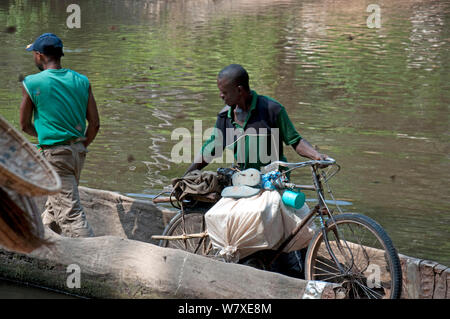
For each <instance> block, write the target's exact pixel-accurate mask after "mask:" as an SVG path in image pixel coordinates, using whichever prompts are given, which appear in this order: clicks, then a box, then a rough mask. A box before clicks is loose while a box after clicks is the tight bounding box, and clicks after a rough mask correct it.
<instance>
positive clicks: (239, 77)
mask: <svg viewBox="0 0 450 319" xmlns="http://www.w3.org/2000/svg"><path fill="white" fill-rule="evenodd" d="M223 78H227V79H229V80H231V81H233V83H234V84H236V86H239V85H241V86H243V87H244V88H245V89H246V90H247V91H249V90H250V85H249V77H248V73H247V71H246V70H245V69H244V68H243V67H242V65H240V64H230V65H228V66H226V67H224V68H223V69H222V70H221V71H220V72H219V75H218V79H219V80H220V79H223Z"/></svg>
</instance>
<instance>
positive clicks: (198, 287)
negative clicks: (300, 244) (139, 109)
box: [0, 187, 450, 299]
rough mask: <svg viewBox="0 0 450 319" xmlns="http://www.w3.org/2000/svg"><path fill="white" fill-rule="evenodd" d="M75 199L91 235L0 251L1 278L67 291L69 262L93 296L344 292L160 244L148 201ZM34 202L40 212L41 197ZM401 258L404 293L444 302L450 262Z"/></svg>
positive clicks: (88, 195)
mask: <svg viewBox="0 0 450 319" xmlns="http://www.w3.org/2000/svg"><path fill="white" fill-rule="evenodd" d="M80 196H81V200H82V204H83V206H84V208H85V211H86V215H87V218H88V221H89V222H90V224H91V226H92V228H93V230H94V232H95V234H96V236H97V237H94V238H66V237H61V236H59V235H56V234H54V233H53V232H51V231H50V232H49V231H48V230H47V232H46V235H47V238H50V240H52V241H53V242H54V243H55V245H54V247H53V249H48V248H39V249H37V250H35V251H33V252H32V253H30V254H18V253H13V252H9V251H5V250H1V251H0V276H2V277H5V278H10V279H14V280H19V281H22V282H29V283H33V284H37V285H41V286H44V287H49V288H53V289H57V290H61V291H66V292H69V293H73V292H74V289H73V288H68V287H67V284H66V281H67V276H68V274H67V266H69V265H71V264H77V265H79V266H80V268H81V274H82V278H83V279H82V281H81V282H82V285H81V288H78V289H77V290H76V291H75V292H76V293H77V294H79V295H83V296H88V297H94V298H244V299H245V298H308V297H313V298H342V297H343V295H342V292H341V291H340V290H339V286H336V285H331V284H326V285H324V286H321V285H320V284H319V285H317V282H312V281H305V280H300V279H294V278H290V277H287V276H283V275H280V274H276V273H271V272H266V271H261V270H257V269H253V268H251V267H248V266H243V265H236V264H226V263H223V262H220V261H215V260H211V259H208V258H205V257H203V256H198V255H193V254H190V253H187V252H184V251H180V250H174V249H170V248H161V247H158V246H157V242H156V241H155V240H152V238H151V236H152V235H155V234H161V233H162V232H163V229H164V226H165V224H167V222H168V221H169V220H170V218H171V217H172V216H173V215H174V214H175V212H174V211H172V210H169V209H167V208H164V207H162V206H156V205H155V204H153V203H152V202H151V201H148V200H142V199H135V198H131V197H128V196H124V195H121V194H119V193H115V192H111V191H105V190H97V189H91V188H86V187H80ZM36 203H37V207H38V208H39V209H40V210H43V205H44V203H45V197H38V198H36ZM400 260H401V264H402V271H403V291H402V298H405V299H427V298H436V299H450V289H449V288H450V269H449V267H446V266H444V265H441V264H438V263H436V262H433V261H429V260H423V259H417V258H413V257H409V256H405V255H402V254H400ZM312 288H314V289H312ZM314 291H315V294H313V292H314Z"/></svg>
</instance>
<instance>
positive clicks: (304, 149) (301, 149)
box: [292, 138, 328, 160]
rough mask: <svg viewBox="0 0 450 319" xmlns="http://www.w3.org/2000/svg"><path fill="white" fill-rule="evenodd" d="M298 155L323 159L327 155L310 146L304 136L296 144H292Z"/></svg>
mask: <svg viewBox="0 0 450 319" xmlns="http://www.w3.org/2000/svg"><path fill="white" fill-rule="evenodd" d="M292 147H293V148H294V149H295V151H296V152H297V154H298V155H300V156H304V157H307V158H310V159H312V160H324V159H326V158H327V157H328V156H327V155H325V154H321V153H319V152H318V151H316V150H315V149H314V147H312V145H311V144H309V142H308V141H307V140H305V139H304V138H302V139H301V140H300V142H298V143H297V144H294V145H292Z"/></svg>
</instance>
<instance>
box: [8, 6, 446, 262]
mask: <svg viewBox="0 0 450 319" xmlns="http://www.w3.org/2000/svg"><path fill="white" fill-rule="evenodd" d="M70 3H71V1H50V0H43V1H31V0H21V1H19V0H8V1H2V2H1V4H0V26H4V27H5V28H6V27H7V26H14V27H15V28H16V29H15V30H10V31H14V32H3V33H0V41H1V42H2V43H3V46H2V47H1V48H0V64H1V68H2V77H1V79H0V82H1V85H0V110H1V114H2V115H4V116H6V118H7V119H8V120H9V121H11V122H12V123H13V124H14V125H15V126H16V127H18V126H19V125H18V118H19V114H18V106H19V103H20V94H21V91H20V86H19V77H20V76H23V75H27V74H31V73H35V72H36V69H35V67H34V66H33V63H32V59H31V56H30V54H29V53H27V52H25V51H24V50H23V48H24V46H25V45H26V44H28V43H30V42H31V41H32V40H33V39H34V38H35V37H36V36H38V35H39V34H41V33H43V32H48V31H52V32H55V33H57V34H59V35H60V36H61V37H62V38H63V41H64V43H65V46H66V48H67V49H66V56H65V57H64V59H63V64H64V66H66V67H69V68H73V69H75V70H77V71H79V72H81V73H84V74H86V75H87V76H88V77H89V79H90V80H91V83H92V87H93V90H94V93H95V95H96V99H97V103H98V105H99V109H100V115H101V120H102V127H101V132H100V135H99V136H98V138H97V139H96V141H95V143H94V144H93V145H92V146H91V147H90V153H89V154H88V159H87V163H86V167H85V170H84V171H83V175H82V181H81V183H82V185H85V186H89V187H95V188H102V189H108V190H114V191H120V192H122V193H128V194H130V193H134V194H144V195H150V196H151V195H154V194H156V193H157V192H159V191H160V190H161V189H162V187H163V186H164V185H167V184H168V183H170V180H171V179H172V178H174V177H177V176H180V175H181V174H182V173H183V172H184V170H185V169H186V168H187V166H188V165H189V164H188V163H183V164H174V163H173V162H171V150H172V147H173V146H174V145H175V144H176V143H178V142H179V141H178V140H172V139H171V132H172V131H173V130H174V129H175V128H180V127H184V128H187V129H189V130H192V129H193V125H194V122H193V121H194V120H196V119H202V120H203V123H202V124H203V130H205V129H206V128H209V127H212V126H213V125H214V123H215V116H216V113H217V112H218V111H219V110H220V109H221V107H222V105H221V101H220V99H219V94H218V90H217V88H216V80H215V78H216V74H217V73H218V71H219V70H220V69H221V68H222V67H223V66H225V65H227V64H229V63H240V64H242V65H244V66H245V67H246V68H247V70H248V71H249V74H250V77H251V85H252V88H253V89H255V90H256V91H257V92H258V93H260V94H265V95H269V96H272V97H273V98H275V99H277V100H278V101H280V102H281V103H282V104H283V105H284V106H285V107H286V109H287V110H288V113H289V115H290V117H291V118H292V120H293V122H294V123H295V126H296V127H297V129H298V130H299V132H300V134H301V135H302V136H304V137H306V138H307V139H308V140H309V141H311V142H312V143H313V144H314V145H317V146H319V148H320V150H321V151H322V152H325V153H327V154H329V155H331V156H332V157H333V158H336V159H337V160H338V162H339V164H340V165H341V166H342V168H343V169H342V171H341V172H340V173H339V174H338V175H337V176H336V177H335V178H334V179H333V180H332V181H331V185H332V186H333V190H334V195H335V196H336V199H338V200H342V201H346V202H350V203H352V205H349V206H345V209H344V210H346V211H358V212H362V213H364V214H367V215H369V216H371V217H373V218H374V219H376V220H377V221H379V222H380V223H381V224H382V225H383V227H384V228H386V229H387V231H388V233H389V234H390V235H391V237H392V238H393V240H394V243H395V244H396V246H397V247H398V249H399V251H400V252H401V253H403V254H407V255H412V256H416V257H420V258H428V259H432V260H436V261H439V262H441V263H444V264H447V265H450V241H449V240H450V235H449V230H450V226H449V225H450V205H449V202H450V201H449V199H450V196H449V191H448V189H449V186H450V185H449V184H450V183H449V180H450V179H449V166H450V165H449V157H448V154H449V144H448V140H449V129H448V128H449V119H448V113H449V112H448V105H449V102H450V100H449V93H448V92H449V83H450V81H449V80H450V79H449V72H448V66H449V39H450V32H449V27H448V23H449V22H448V21H449V15H450V6H449V3H448V2H444V1H428V0H422V1H419V0H406V1H405V0H403V1H388V0H385V1H379V2H378V3H379V4H380V6H381V10H382V19H381V23H382V27H381V28H380V29H369V28H367V26H366V19H367V16H368V13H367V12H366V8H367V5H368V4H370V3H371V1H364V0H363V1H361V0H350V1H347V0H346V1H344V0H340V1H331V0H315V1H312V0H309V1H308V0H306V1H300V0H282V1H273V0H270V1H269V0H263V1H260V0H258V1H256V0H245V1H227V0H222V1H212V0H195V1H194V0H187V1H175V0H174V1H157V0H154V1H112V0H110V1H107V0H97V1H94V0H84V1H83V0H82V1H79V2H78V3H79V4H80V6H81V10H82V28H81V29H79V30H76V29H72V30H70V29H67V28H66V27H65V25H64V22H65V19H66V17H67V13H66V12H65V9H66V7H67V5H68V4H70ZM192 148H193V146H192ZM287 156H288V159H290V160H297V159H296V155H295V154H294V152H293V151H292V150H291V149H287ZM218 166H219V164H214V165H212V166H211V169H215V168H217V167H218ZM294 177H295V178H298V179H300V180H306V182H309V181H310V177H309V176H308V172H307V171H305V172H304V173H298V174H297V175H294Z"/></svg>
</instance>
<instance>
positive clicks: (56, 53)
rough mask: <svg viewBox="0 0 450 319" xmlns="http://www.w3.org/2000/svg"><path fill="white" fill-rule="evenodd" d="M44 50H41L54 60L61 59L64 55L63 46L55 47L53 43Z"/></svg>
mask: <svg viewBox="0 0 450 319" xmlns="http://www.w3.org/2000/svg"><path fill="white" fill-rule="evenodd" d="M42 51H44V52H41V53H42V54H44V55H45V56H47V57H48V58H50V59H52V60H59V59H61V57H62V56H64V52H63V48H61V47H54V46H53V45H51V46H44V49H43V50H42Z"/></svg>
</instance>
